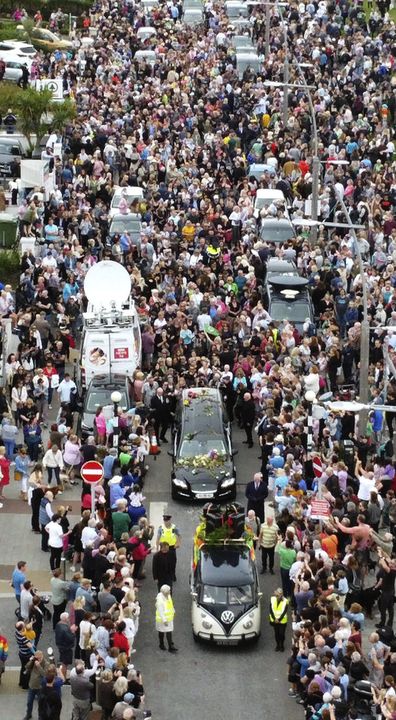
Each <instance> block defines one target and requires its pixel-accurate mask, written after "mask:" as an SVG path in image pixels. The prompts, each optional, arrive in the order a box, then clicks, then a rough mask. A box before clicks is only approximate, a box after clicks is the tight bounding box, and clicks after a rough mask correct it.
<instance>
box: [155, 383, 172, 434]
mask: <svg viewBox="0 0 396 720" xmlns="http://www.w3.org/2000/svg"><path fill="white" fill-rule="evenodd" d="M151 409H152V410H154V432H155V434H156V436H157V442H158V445H159V444H160V443H159V441H160V440H162V442H168V440H167V438H166V437H165V435H166V431H167V429H168V427H169V425H170V423H171V405H170V401H169V398H168V397H167V396H165V395H164V391H163V389H162V388H160V387H159V388H157V392H156V393H155V395H154V397H152V398H151Z"/></svg>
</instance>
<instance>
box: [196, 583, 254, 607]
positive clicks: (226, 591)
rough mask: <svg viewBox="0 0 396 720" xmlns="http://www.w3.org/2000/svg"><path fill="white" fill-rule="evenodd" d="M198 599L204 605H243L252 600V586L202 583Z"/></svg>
mask: <svg viewBox="0 0 396 720" xmlns="http://www.w3.org/2000/svg"><path fill="white" fill-rule="evenodd" d="M200 600H201V602H202V603H204V604H205V605H244V604H245V603H251V602H252V601H253V586H252V585H238V586H232V587H219V586H218V585H204V586H203V587H202V593H201V598H200Z"/></svg>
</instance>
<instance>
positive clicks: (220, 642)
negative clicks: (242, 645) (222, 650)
mask: <svg viewBox="0 0 396 720" xmlns="http://www.w3.org/2000/svg"><path fill="white" fill-rule="evenodd" d="M216 645H238V640H216Z"/></svg>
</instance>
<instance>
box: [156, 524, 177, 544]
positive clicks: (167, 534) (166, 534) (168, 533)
mask: <svg viewBox="0 0 396 720" xmlns="http://www.w3.org/2000/svg"><path fill="white" fill-rule="evenodd" d="M175 528H176V525H171V527H170V528H167V527H165V525H161V528H160V530H161V535H160V539H159V541H160V543H168V545H169V547H174V546H175V545H176V542H177V535H176V533H175V532H174V530H175Z"/></svg>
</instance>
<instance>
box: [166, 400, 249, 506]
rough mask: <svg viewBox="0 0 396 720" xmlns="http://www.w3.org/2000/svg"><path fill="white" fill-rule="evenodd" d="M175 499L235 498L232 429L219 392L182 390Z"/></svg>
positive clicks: (176, 437) (174, 471)
mask: <svg viewBox="0 0 396 720" xmlns="http://www.w3.org/2000/svg"><path fill="white" fill-rule="evenodd" d="M169 454H170V455H171V456H172V458H173V468H172V481H171V485H172V497H173V498H174V499H176V498H180V499H190V500H211V499H215V500H223V499H234V498H235V495H236V469H235V465H234V460H233V457H234V455H235V451H233V449H232V445H231V429H230V424H229V422H228V418H227V415H226V411H225V408H224V406H223V402H222V398H221V394H220V391H219V390H217V389H215V388H190V389H189V390H183V393H182V397H181V399H180V400H179V404H178V406H177V411H176V432H175V435H174V438H173V451H171V452H170V453H169Z"/></svg>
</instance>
